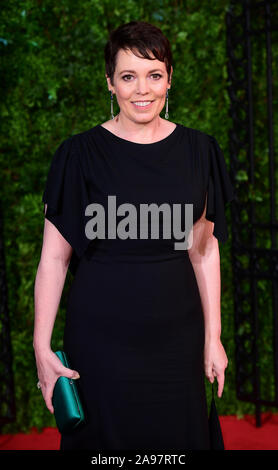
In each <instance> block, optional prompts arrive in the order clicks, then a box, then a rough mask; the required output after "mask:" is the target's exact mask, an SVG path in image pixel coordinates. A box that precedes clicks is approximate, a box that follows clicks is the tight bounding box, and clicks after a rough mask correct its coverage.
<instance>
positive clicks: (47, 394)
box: [44, 386, 54, 414]
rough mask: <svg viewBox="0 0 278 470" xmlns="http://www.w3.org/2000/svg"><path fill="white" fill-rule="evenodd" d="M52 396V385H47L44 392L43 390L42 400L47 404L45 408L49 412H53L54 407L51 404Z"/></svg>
mask: <svg viewBox="0 0 278 470" xmlns="http://www.w3.org/2000/svg"><path fill="white" fill-rule="evenodd" d="M52 396H53V387H51V386H48V387H47V388H46V389H45V392H44V401H45V404H46V406H47V408H48V409H49V411H50V413H52V414H53V413H54V407H53V404H52Z"/></svg>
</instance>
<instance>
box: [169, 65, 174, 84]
mask: <svg viewBox="0 0 278 470" xmlns="http://www.w3.org/2000/svg"><path fill="white" fill-rule="evenodd" d="M172 75H173V66H172V65H171V71H170V80H169V84H170V85H171V82H172Z"/></svg>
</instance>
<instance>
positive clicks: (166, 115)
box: [165, 88, 169, 119]
mask: <svg viewBox="0 0 278 470" xmlns="http://www.w3.org/2000/svg"><path fill="white" fill-rule="evenodd" d="M168 91H169V88H167V93H166V112H165V119H169V113H168Z"/></svg>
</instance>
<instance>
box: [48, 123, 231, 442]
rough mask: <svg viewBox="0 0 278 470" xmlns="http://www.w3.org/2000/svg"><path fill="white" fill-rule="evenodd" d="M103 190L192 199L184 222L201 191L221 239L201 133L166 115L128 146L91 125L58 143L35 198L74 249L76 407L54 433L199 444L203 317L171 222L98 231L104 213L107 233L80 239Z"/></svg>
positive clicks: (221, 203) (216, 170)
mask: <svg viewBox="0 0 278 470" xmlns="http://www.w3.org/2000/svg"><path fill="white" fill-rule="evenodd" d="M111 195H112V196H116V206H117V208H118V207H119V205H120V204H123V203H129V204H133V205H134V206H135V207H136V209H137V214H139V212H140V204H143V203H144V204H151V203H155V204H157V205H158V206H160V205H161V204H163V203H168V204H170V205H171V206H172V204H174V203H178V204H182V205H184V204H188V203H191V204H193V222H194V223H195V222H196V221H197V220H198V219H199V218H200V217H201V215H202V214H203V212H204V207H205V201H206V197H208V205H207V211H206V217H207V219H208V220H211V221H213V222H214V235H215V236H216V237H217V238H218V240H220V241H222V242H225V241H226V240H227V221H226V218H225V212H224V210H225V206H226V204H227V202H230V201H231V199H232V196H233V189H232V186H231V183H230V180H229V175H228V172H227V168H226V164H225V160H224V156H223V154H222V152H221V150H220V148H219V145H218V144H217V142H216V140H215V139H214V138H213V137H212V136H209V135H207V134H205V133H203V132H201V131H199V130H196V129H191V128H188V127H185V126H183V125H181V124H176V128H175V129H174V131H172V133H171V134H170V135H169V136H168V137H166V138H164V139H162V140H160V141H158V142H154V143H152V144H138V143H134V142H131V141H128V140H126V139H122V138H120V137H117V136H116V135H114V134H113V133H112V132H110V131H108V130H107V129H105V128H104V127H102V126H101V125H97V126H95V127H93V128H92V129H89V130H87V131H85V132H82V133H80V134H76V135H74V136H72V137H71V138H69V139H66V140H65V141H64V142H63V143H62V144H61V145H60V146H59V148H58V149H57V151H56V152H55V155H54V157H53V161H52V163H51V167H50V171H49V173H48V178H47V183H46V188H45V191H44V194H43V202H44V203H48V204H49V207H48V211H47V214H46V218H47V219H49V220H50V221H51V222H52V223H53V224H54V225H55V226H56V227H57V229H58V230H59V232H60V233H61V234H62V236H63V237H64V238H65V239H66V240H67V241H68V242H69V243H70V244H71V246H72V247H73V253H74V254H73V256H74V264H71V265H70V268H71V271H72V273H73V274H74V279H73V282H72V284H71V287H70V292H69V296H68V301H67V311H66V324H65V331H64V345H63V349H64V350H65V351H66V353H67V354H68V356H69V359H70V362H71V364H72V367H73V368H74V369H75V370H77V371H78V372H79V374H80V379H79V390H80V395H81V400H82V403H83V404H84V409H85V413H86V417H87V423H86V425H85V426H84V427H83V428H82V429H80V430H76V432H75V433H73V434H72V435H70V436H69V435H62V439H61V449H62V450H67V449H73V450H75V449H76V450H78V449H80V450H81V449H90V450H94V449H112V450H113V449H114V450H115V449H124V450H129V449H136V450H140V449H142V450H143V449H145V450H146V449H150V450H167V449H168V450H174V449H176V450H177V449H210V446H211V442H210V426H209V417H208V408H207V402H206V393H205V382H204V381H205V376H204V364H203V362H204V358H203V351H204V317H203V310H202V303H201V298H200V293H199V289H198V284H197V281H196V277H195V273H194V269H193V266H192V264H191V262H190V258H189V254H188V251H187V250H176V249H175V242H177V240H176V239H175V237H174V235H173V231H172V235H171V238H169V239H166V238H163V236H162V233H163V232H162V225H161V224H162V220H161V219H160V222H159V234H160V236H159V238H157V239H151V238H150V232H149V238H147V239H143V238H137V239H136V238H134V239H126V240H122V239H120V238H119V237H118V236H116V238H115V239H111V238H108V234H107V218H106V227H105V229H106V230H105V231H106V233H105V235H106V236H105V237H104V238H97V239H93V240H90V239H89V238H87V237H86V233H85V226H86V223H87V222H88V221H89V220H90V219H91V217H88V216H86V215H85V211H86V207H87V205H88V204H91V203H99V204H101V205H102V206H103V207H104V208H105V214H106V215H107V210H108V202H107V200H108V196H111ZM122 218H123V216H118V219H117V222H120V220H122ZM139 222H140V220H138V225H139ZM182 224H184V213H183V212H182ZM182 227H183V228H184V225H182ZM137 233H140V231H139V230H138V232H137Z"/></svg>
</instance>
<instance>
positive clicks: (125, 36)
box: [104, 21, 173, 85]
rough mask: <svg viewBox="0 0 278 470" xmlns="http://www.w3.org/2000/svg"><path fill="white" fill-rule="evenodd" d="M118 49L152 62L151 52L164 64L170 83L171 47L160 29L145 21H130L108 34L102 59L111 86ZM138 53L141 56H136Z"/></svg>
mask: <svg viewBox="0 0 278 470" xmlns="http://www.w3.org/2000/svg"><path fill="white" fill-rule="evenodd" d="M120 49H124V50H128V49H130V50H131V51H132V52H133V54H134V55H137V57H142V56H143V57H144V58H145V59H150V60H154V59H153V57H151V56H150V54H149V51H151V52H152V53H153V55H154V57H155V58H156V59H158V60H160V61H161V62H165V65H166V70H167V73H168V82H169V81H170V73H171V66H172V61H173V59H172V53H171V46H170V42H169V41H168V39H167V38H166V36H164V34H163V33H162V31H161V29H159V28H157V27H156V26H154V25H152V24H150V23H146V22H145V21H130V22H129V23H125V24H122V25H120V26H119V27H118V28H117V29H115V30H114V31H112V32H111V33H110V37H109V40H108V42H107V43H106V45H105V48H104V58H105V70H106V74H107V76H108V77H109V78H110V80H111V84H112V85H114V83H113V81H114V80H113V79H114V73H115V68H116V56H117V53H118V51H119V50H120ZM138 52H139V53H140V54H141V56H140V55H138Z"/></svg>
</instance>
